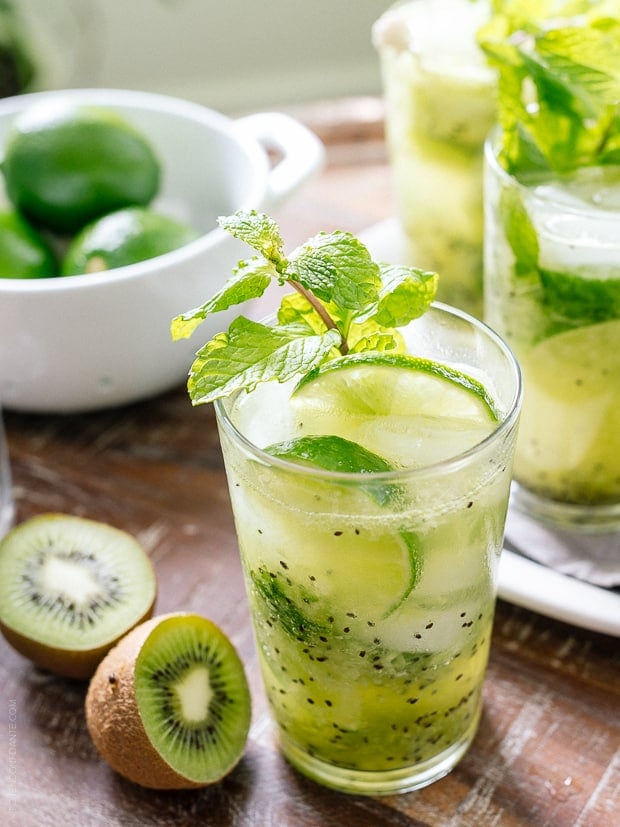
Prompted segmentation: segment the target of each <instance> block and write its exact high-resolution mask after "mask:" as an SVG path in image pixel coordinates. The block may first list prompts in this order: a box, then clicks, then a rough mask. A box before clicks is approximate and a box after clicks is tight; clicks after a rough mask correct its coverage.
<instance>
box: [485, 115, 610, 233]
mask: <svg viewBox="0 0 620 827" xmlns="http://www.w3.org/2000/svg"><path fill="white" fill-rule="evenodd" d="M501 131H502V127H501V125H500V124H495V126H494V127H493V128H492V129H491V131H490V132H489V134H488V135H487V137H486V139H485V141H484V158H485V161H486V163H487V166H488V167H489V169H490V170H492V171H493V173H494V174H495V175H496V177H498V178H499V179H500V180H501V181H503V182H505V183H506V184H508V185H510V186H511V187H514V188H516V189H517V190H519V192H521V193H523V194H527V197H528V199H529V200H530V201H533V202H537V203H539V204H541V205H549V206H552V207H555V208H557V209H558V210H559V211H561V212H562V213H565V214H567V215H573V216H577V217H584V218H589V219H590V220H592V219H593V218H596V217H598V216H601V217H602V216H604V217H605V220H606V221H612V222H614V223H615V222H617V223H618V224H620V209H614V210H611V209H605V208H604V207H598V206H597V205H596V204H594V203H592V204H586V203H585V202H584V206H583V207H580V206H577V205H576V204H568V203H566V201H562V200H561V199H560V198H558V197H557V196H554V195H552V194H551V193H540V192H537V191H536V190H535V189H534V188H535V187H537V186H539V185H543V184H546V183H549V182H560V183H561V182H563V181H569V180H571V178H573V177H574V174H571V173H567V174H566V175H562V174H561V173H558V172H555V171H554V170H548V172H547V173H545V174H546V175H547V177H546V178H545V179H540V180H538V179H537V178H536V176H535V173H534V174H533V175H532V179H531V181H528V180H523V179H521V178H519V177H517V175H515V174H514V173H512V172H508V170H507V169H506V168H505V167H503V166H502V165H501V163H500V162H499V158H498V152H497V142H498V141H499V137H500V133H501ZM580 169H582V170H585V169H588V170H617V171H618V177H619V179H620V164H605V165H603V164H600V165H598V166H589V167H581V168H580ZM543 172H544V171H543ZM619 232H620V228H619Z"/></svg>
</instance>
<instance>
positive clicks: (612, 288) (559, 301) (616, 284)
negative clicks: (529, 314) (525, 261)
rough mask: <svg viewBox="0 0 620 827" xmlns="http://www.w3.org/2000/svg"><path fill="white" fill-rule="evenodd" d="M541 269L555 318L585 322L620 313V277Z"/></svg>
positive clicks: (611, 317) (605, 318)
mask: <svg viewBox="0 0 620 827" xmlns="http://www.w3.org/2000/svg"><path fill="white" fill-rule="evenodd" d="M539 273H540V281H541V284H542V289H543V296H544V302H545V305H546V306H547V308H548V310H549V312H550V315H551V316H552V318H553V319H555V320H556V321H562V322H564V321H568V322H578V323H579V325H580V326H582V325H588V324H597V323H598V322H605V321H608V320H609V319H617V318H618V317H619V316H620V279H592V278H581V277H580V276H576V275H574V274H572V273H562V272H557V271H554V270H545V269H542V268H541V270H540V271H539Z"/></svg>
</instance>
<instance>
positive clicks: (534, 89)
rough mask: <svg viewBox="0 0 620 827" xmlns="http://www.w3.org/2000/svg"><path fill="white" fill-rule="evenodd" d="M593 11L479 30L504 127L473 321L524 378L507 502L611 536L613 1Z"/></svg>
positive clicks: (618, 143)
mask: <svg viewBox="0 0 620 827" xmlns="http://www.w3.org/2000/svg"><path fill="white" fill-rule="evenodd" d="M530 5H531V4H530ZM561 5H562V4H560V6H561ZM565 5H566V6H567V7H568V3H566V4H565ZM598 5H599V8H598V9H597V8H596V6H597V4H591V3H587V2H586V0H584V2H583V3H582V4H581V6H582V8H581V7H580V6H579V3H578V2H577V4H575V3H572V4H571V6H570V14H571V15H575V16H573V17H571V16H570V15H569V14H568V13H567V14H566V15H561V14H559V16H558V17H553V18H545V17H544V16H543V17H541V18H540V19H537V20H531V19H530V20H529V23H528V25H527V26H525V22H524V18H523V17H520V18H519V17H516V16H515V17H514V18H513V17H511V16H510V15H509V14H506V15H503V16H500V17H501V20H502V23H503V25H502V29H501V31H502V34H501V35H497V32H498V31H500V29H499V28H491V29H490V30H489V31H488V32H487V33H486V34H485V36H484V45H485V47H486V48H487V49H488V52H489V55H490V56H491V57H492V58H494V59H495V60H496V62H497V66H498V69H499V72H500V113H501V124H502V128H501V130H500V129H499V128H498V129H497V130H496V131H495V132H494V133H493V134H492V135H491V137H489V139H488V141H487V145H486V151H485V213H486V235H485V318H486V320H487V321H488V323H489V324H490V325H491V326H492V327H494V328H495V329H496V330H498V331H499V332H500V333H501V334H502V335H503V336H504V337H505V338H506V340H507V341H508V342H509V343H510V344H511V346H512V347H513V349H514V351H515V353H516V355H517V357H518V359H519V361H520V364H521V367H522V369H523V375H524V386H525V396H524V403H523V414H522V418H521V426H520V433H519V440H518V444H517V449H516V456H515V480H516V485H515V496H514V502H515V505H516V506H517V507H518V508H519V509H520V510H522V511H525V512H527V513H529V514H531V515H533V516H534V517H537V518H539V519H543V520H546V521H550V522H551V523H553V524H555V525H562V526H565V527H571V526H572V527H573V528H576V527H580V528H581V529H587V530H596V529H599V528H600V529H602V530H613V529H614V528H617V527H618V526H620V150H619V149H618V147H620V118H618V111H620V85H619V84H618V81H617V62H618V57H617V56H618V54H620V2H617V0H612V2H611V3H610V4H609V6H608V8H607V9H606V10H604V9H601V8H600V4H598ZM546 6H547V4H546V3H543V4H541V6H540V7H538V11H539V12H540V14H541V15H544V13H545V11H549V9H548V8H546ZM513 8H514V9H515V10H516V9H517V8H518V3H517V4H513ZM610 9H615V17H613V16H612V17H613V19H612V17H610V16H609V11H610ZM552 11H553V13H554V15H555V14H557V13H558V4H557V3H556V4H555V5H554V6H553V10H552ZM560 11H561V9H560ZM608 22H609V25H607V23H608ZM526 28H527V33H526ZM506 33H508V36H507V35H506ZM532 66H535V67H536V69H535V71H534V70H532V68H531V67H532ZM515 90H518V92H519V94H518V95H516V94H515Z"/></svg>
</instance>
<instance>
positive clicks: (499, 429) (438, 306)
mask: <svg viewBox="0 0 620 827" xmlns="http://www.w3.org/2000/svg"><path fill="white" fill-rule="evenodd" d="M431 309H432V310H436V311H440V312H441V313H446V314H448V315H450V316H456V317H457V318H460V319H462V320H463V321H466V322H468V323H469V324H471V325H472V326H473V327H474V328H476V329H478V330H479V331H480V332H482V333H483V334H484V335H485V336H486V337H487V338H489V339H490V340H491V341H492V342H493V343H494V344H495V345H496V347H497V348H498V349H499V351H500V352H501V353H502V355H503V356H504V358H505V359H506V363H507V365H508V366H509V367H510V368H511V372H512V375H513V378H514V383H513V384H514V393H513V395H512V398H511V400H510V403H509V405H508V407H507V410H506V412H505V414H504V415H503V416H502V419H501V421H500V422H498V423H497V426H496V427H495V428H493V430H492V431H491V432H490V433H489V434H488V435H487V436H486V437H485V438H484V439H482V440H481V441H480V442H477V443H476V444H475V445H473V446H472V447H471V448H468V449H467V450H466V451H461V452H460V453H458V454H455V455H454V456H451V457H447V458H446V459H442V460H439V461H438V462H432V463H429V464H428V465H422V466H417V467H415V468H396V469H394V470H391V471H368V472H365V471H362V472H360V471H327V470H325V469H322V468H314V467H312V466H310V465H303V464H301V463H299V462H295V461H294V460H290V459H286V458H283V457H276V456H273V455H272V454H269V453H267V451H265V450H264V449H263V448H259V447H258V446H257V445H255V444H254V443H253V442H252V441H251V440H250V439H248V438H247V437H246V436H245V435H244V434H243V433H241V431H239V429H238V428H237V427H236V426H235V425H234V424H233V422H232V420H231V418H230V416H229V415H228V411H227V409H226V404H227V403H228V402H231V401H233V400H234V399H235V398H236V397H237V396H238V394H240V393H243V390H238V391H235V392H234V393H233V394H231V395H230V396H228V397H224V398H219V399H216V400H214V403H213V406H214V409H215V413H216V417H217V421H218V422H219V424H220V425H221V426H222V427H223V428H224V430H225V431H226V433H227V434H228V435H229V436H230V437H231V439H232V440H233V441H234V442H235V443H236V444H237V445H239V446H241V447H242V448H243V449H244V450H245V451H246V453H248V454H251V455H252V456H253V458H254V459H255V460H257V461H258V462H261V463H262V464H263V465H267V466H270V467H274V468H279V469H281V470H284V471H287V472H289V473H291V474H293V475H301V476H304V477H311V478H314V479H320V480H329V481H332V482H338V483H350V484H351V483H360V482H364V483H365V484H368V482H376V483H384V482H394V481H396V480H402V479H404V478H407V479H411V478H416V477H419V478H423V477H426V476H431V475H437V474H447V473H450V472H453V473H456V471H458V470H459V469H460V468H462V467H464V466H466V465H468V464H469V463H470V462H471V461H472V460H473V459H474V458H475V457H476V456H477V455H479V454H481V453H483V452H484V451H485V450H486V449H487V448H488V447H489V446H490V445H491V444H492V443H493V442H495V441H499V440H501V439H502V437H503V435H504V434H505V433H506V432H508V431H510V430H511V429H512V428H513V426H514V425H515V424H516V422H517V419H518V416H519V413H520V409H521V402H522V399H523V378H522V373H521V368H520V365H519V362H518V361H517V358H516V356H515V355H514V353H513V352H512V350H511V348H510V347H509V345H508V344H507V342H505V341H504V339H503V338H502V337H501V336H500V335H499V334H498V333H496V332H495V330H493V328H491V327H489V325H487V324H486V323H485V322H483V321H481V320H480V319H477V318H476V317H475V316H472V315H470V314H469V313H466V312H465V311H464V310H460V309H459V308H457V307H453V306H451V305H448V304H445V303H443V302H435V301H434V302H433V303H432V304H431ZM273 318H274V316H273V315H270V316H268V317H267V318H266V319H263V320H262V323H263V324H264V323H266V322H268V321H269V319H273ZM414 322H415V320H414ZM410 324H411V323H410ZM274 381H275V380H274Z"/></svg>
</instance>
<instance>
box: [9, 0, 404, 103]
mask: <svg viewBox="0 0 620 827" xmlns="http://www.w3.org/2000/svg"><path fill="white" fill-rule="evenodd" d="M13 3H14V5H15V6H16V7H17V8H18V9H19V12H20V15H21V16H22V17H23V18H24V20H25V26H26V28H27V29H28V31H29V32H30V36H31V37H32V38H33V42H35V43H36V48H37V49H38V51H39V52H40V54H41V55H42V60H43V63H44V68H45V77H44V81H43V83H42V84H41V83H40V84H39V85H43V86H45V87H48V88H49V87H58V86H89V85H94V86H108V87H120V88H134V89H143V90H148V91H158V92H164V93H167V94H172V95H178V96H180V97H185V98H188V99H190V100H195V101H198V102H200V103H204V104H206V105H208V106H212V107H214V108H217V109H221V110H223V111H227V112H235V111H242V110H247V109H254V108H265V107H268V106H277V105H279V104H292V103H302V102H304V101H309V100H317V99H322V98H335V97H341V96H352V95H366V94H377V93H379V92H380V77H379V67H378V61H377V56H376V54H375V51H374V48H373V46H372V43H371V39H370V38H371V35H370V30H371V26H372V23H373V22H374V21H375V20H376V19H377V18H378V17H379V16H380V14H381V13H382V12H383V11H384V10H385V9H386V8H387V7H388V6H389V5H390V2H389V0H219V1H218V2H216V1H215V0H13Z"/></svg>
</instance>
